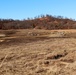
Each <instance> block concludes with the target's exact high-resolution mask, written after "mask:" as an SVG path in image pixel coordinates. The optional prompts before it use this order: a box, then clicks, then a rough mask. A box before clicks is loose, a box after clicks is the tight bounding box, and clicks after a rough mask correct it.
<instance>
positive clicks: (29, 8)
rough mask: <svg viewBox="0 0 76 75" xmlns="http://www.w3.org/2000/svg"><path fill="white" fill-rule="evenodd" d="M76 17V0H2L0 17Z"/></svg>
mask: <svg viewBox="0 0 76 75" xmlns="http://www.w3.org/2000/svg"><path fill="white" fill-rule="evenodd" d="M46 14H49V15H53V16H63V17H67V18H72V19H76V0H0V18H2V19H20V20H22V19H27V18H34V17H36V16H38V15H46Z"/></svg>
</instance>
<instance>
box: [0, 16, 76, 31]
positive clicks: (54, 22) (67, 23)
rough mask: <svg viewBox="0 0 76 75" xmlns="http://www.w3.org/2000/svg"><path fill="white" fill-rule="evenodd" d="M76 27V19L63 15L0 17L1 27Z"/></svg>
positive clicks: (51, 28)
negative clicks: (19, 18)
mask: <svg viewBox="0 0 76 75" xmlns="http://www.w3.org/2000/svg"><path fill="white" fill-rule="evenodd" d="M33 28H35V29H49V30H53V29H76V21H75V20H73V19H69V18H63V17H62V16H57V17H55V16H51V15H46V16H44V15H41V16H40V17H35V18H34V19H30V18H28V19H27V20H13V19H0V29H4V30H6V29H33Z"/></svg>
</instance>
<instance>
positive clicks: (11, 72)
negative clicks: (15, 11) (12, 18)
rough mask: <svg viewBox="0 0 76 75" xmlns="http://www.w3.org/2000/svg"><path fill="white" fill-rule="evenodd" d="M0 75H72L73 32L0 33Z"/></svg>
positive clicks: (75, 56) (75, 65)
mask: <svg viewBox="0 0 76 75" xmlns="http://www.w3.org/2000/svg"><path fill="white" fill-rule="evenodd" d="M0 75H76V30H37V29H30V30H29V29H26V30H24V29H22V30H0Z"/></svg>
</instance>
